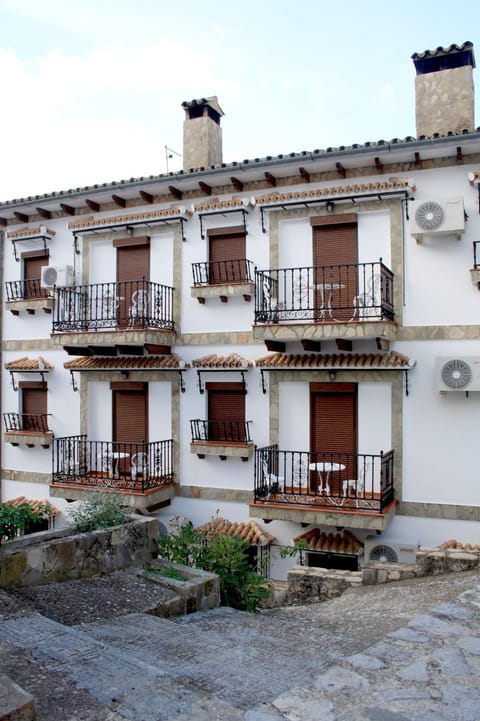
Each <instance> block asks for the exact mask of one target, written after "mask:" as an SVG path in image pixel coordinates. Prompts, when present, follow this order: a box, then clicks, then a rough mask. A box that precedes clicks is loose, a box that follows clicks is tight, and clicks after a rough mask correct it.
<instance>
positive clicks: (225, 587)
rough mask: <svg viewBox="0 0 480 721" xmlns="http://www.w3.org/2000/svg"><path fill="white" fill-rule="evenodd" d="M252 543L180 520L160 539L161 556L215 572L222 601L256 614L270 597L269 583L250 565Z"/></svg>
mask: <svg viewBox="0 0 480 721" xmlns="http://www.w3.org/2000/svg"><path fill="white" fill-rule="evenodd" d="M248 549H249V545H248V543H247V542H246V541H244V540H242V539H241V538H236V537H233V536H222V535H218V534H213V535H211V536H207V537H206V536H203V535H201V534H199V533H197V532H196V531H195V530H194V528H193V526H192V524H191V523H190V522H186V523H183V524H181V525H180V524H179V523H178V518H177V519H176V529H175V531H174V532H173V533H170V534H168V535H166V536H162V537H161V538H160V539H159V541H158V552H159V556H160V557H161V558H164V559H165V560H167V561H174V562H175V563H182V564H183V565H186V566H196V567H197V568H200V569H202V570H204V571H210V572H211V573H216V574H217V575H218V577H219V579H220V595H221V600H222V604H223V605H225V606H231V607H232V608H238V609H240V610H243V611H251V612H253V613H257V612H258V611H259V610H260V607H261V603H262V601H263V599H265V598H268V595H269V583H268V581H266V580H265V579H264V578H262V576H260V575H259V574H258V573H256V572H255V571H253V570H252V569H251V568H250V565H249V561H248Z"/></svg>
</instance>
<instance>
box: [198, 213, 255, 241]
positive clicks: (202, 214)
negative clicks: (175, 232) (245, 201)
mask: <svg viewBox="0 0 480 721" xmlns="http://www.w3.org/2000/svg"><path fill="white" fill-rule="evenodd" d="M227 213H241V214H242V217H243V229H244V231H245V235H248V230H247V213H248V210H246V209H245V208H229V209H225V210H218V211H214V212H213V213H199V214H198V217H199V218H200V237H201V238H202V240H204V239H205V227H204V224H203V219H204V218H205V216H207V215H227Z"/></svg>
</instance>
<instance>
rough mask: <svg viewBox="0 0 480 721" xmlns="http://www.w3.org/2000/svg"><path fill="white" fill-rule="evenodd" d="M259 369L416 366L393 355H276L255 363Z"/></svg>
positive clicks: (401, 357) (373, 368)
mask: <svg viewBox="0 0 480 721" xmlns="http://www.w3.org/2000/svg"><path fill="white" fill-rule="evenodd" d="M255 365H256V366H257V367H258V368H289V369H293V368H298V369H315V370H321V369H322V368H325V369H328V368H362V369H371V370H377V369H382V370H409V369H410V368H413V367H414V366H415V361H412V360H411V359H410V358H408V357H407V356H405V355H403V354H402V353H398V352H397V351H392V352H391V353H298V354H294V353H289V354H287V353H274V354H272V355H268V356H263V357H262V358H258V359H257V360H256V361H255Z"/></svg>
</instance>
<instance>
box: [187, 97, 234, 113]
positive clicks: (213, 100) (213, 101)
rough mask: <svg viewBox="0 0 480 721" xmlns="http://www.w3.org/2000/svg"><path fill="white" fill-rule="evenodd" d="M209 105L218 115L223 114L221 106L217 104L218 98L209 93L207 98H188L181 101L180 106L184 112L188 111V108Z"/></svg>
mask: <svg viewBox="0 0 480 721" xmlns="http://www.w3.org/2000/svg"><path fill="white" fill-rule="evenodd" d="M205 106H209V107H211V108H212V109H213V110H214V111H215V112H216V113H218V115H219V116H220V117H221V116H222V115H225V113H224V112H223V110H222V108H221V107H220V105H219V104H218V98H217V96H216V95H210V97H208V98H197V99H196V100H190V101H188V102H187V101H186V100H185V101H184V102H183V103H182V108H183V109H184V110H185V112H187V113H188V111H189V109H190V108H198V107H205Z"/></svg>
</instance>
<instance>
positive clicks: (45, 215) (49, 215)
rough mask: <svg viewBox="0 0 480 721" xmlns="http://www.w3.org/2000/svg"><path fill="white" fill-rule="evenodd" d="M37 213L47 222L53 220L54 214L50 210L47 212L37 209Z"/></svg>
mask: <svg viewBox="0 0 480 721" xmlns="http://www.w3.org/2000/svg"><path fill="white" fill-rule="evenodd" d="M36 211H37V213H38V214H39V215H40V217H41V218H45V220H51V218H52V213H51V211H50V210H46V209H45V208H36Z"/></svg>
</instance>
